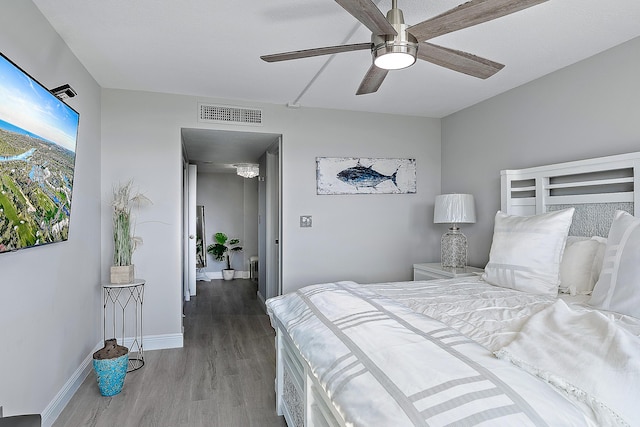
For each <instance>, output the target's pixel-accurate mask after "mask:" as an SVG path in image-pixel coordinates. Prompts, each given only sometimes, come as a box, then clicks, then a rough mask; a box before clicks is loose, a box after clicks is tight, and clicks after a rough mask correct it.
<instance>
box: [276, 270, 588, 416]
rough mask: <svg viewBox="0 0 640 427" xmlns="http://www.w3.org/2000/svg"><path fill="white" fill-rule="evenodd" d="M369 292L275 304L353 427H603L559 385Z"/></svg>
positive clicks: (279, 321)
mask: <svg viewBox="0 0 640 427" xmlns="http://www.w3.org/2000/svg"><path fill="white" fill-rule="evenodd" d="M367 286H368V285H363V286H360V285H357V284H355V283H352V282H340V283H334V284H324V285H314V286H309V287H306V288H303V289H300V290H299V291H297V292H295V293H292V294H288V295H284V296H281V297H277V298H272V299H269V300H268V301H267V308H268V312H269V314H270V316H271V319H272V324H273V325H274V327H275V328H278V329H279V330H280V332H279V333H282V332H283V331H286V333H288V334H289V336H290V337H291V339H292V341H293V342H294V344H295V345H296V347H297V348H298V349H299V350H300V353H301V354H302V356H303V358H304V359H305V360H306V361H307V362H308V364H309V366H310V367H311V374H312V375H314V376H315V377H316V378H317V379H318V380H319V383H320V384H321V386H322V387H323V388H324V390H325V392H326V393H327V395H328V396H329V397H330V398H331V400H332V401H333V403H334V405H335V407H336V408H337V409H338V411H339V412H340V413H341V415H342V416H343V418H344V420H345V421H346V424H347V425H353V426H366V427H375V426H394V427H395V426H421V425H425V426H426V425H430V426H440V425H459V426H463V425H464V426H467V425H501V426H512V425H518V426H527V425H551V426H585V425H594V423H593V420H592V419H590V418H589V416H588V415H585V413H584V412H582V411H581V410H580V409H579V408H578V407H577V406H576V405H575V404H573V403H572V402H571V401H570V400H569V399H567V398H566V397H564V396H563V395H562V394H560V393H559V392H558V391H557V390H556V389H554V388H553V387H550V386H549V385H548V384H546V383H544V382H543V381H541V380H539V379H537V378H535V377H534V376H531V375H530V374H528V373H527V372H525V371H523V370H521V369H519V368H517V367H515V366H513V365H511V364H509V363H506V362H504V361H501V360H498V359H496V358H495V357H494V356H493V355H492V354H491V352H490V351H488V350H487V349H486V348H484V347H482V346H480V345H479V344H477V343H475V342H474V341H472V340H470V339H468V338H467V337H466V336H464V335H463V334H461V333H460V332H458V331H456V330H454V329H452V328H450V327H448V326H446V325H445V324H443V323H441V322H440V321H437V320H435V319H432V318H430V317H428V316H424V315H422V314H419V313H416V312H414V311H412V310H411V309H409V308H408V307H406V306H404V305H403V304H401V303H399V302H397V301H393V300H391V299H389V298H387V297H385V296H382V295H380V294H379V293H375V292H373V289H369V288H367Z"/></svg>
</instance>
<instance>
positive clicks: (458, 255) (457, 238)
mask: <svg viewBox="0 0 640 427" xmlns="http://www.w3.org/2000/svg"><path fill="white" fill-rule="evenodd" d="M440 244H441V246H440V247H441V262H442V266H443V267H451V268H465V267H466V266H467V236H465V235H464V234H462V232H461V231H460V229H459V228H457V227H452V228H450V229H449V231H447V232H446V233H444V234H443V235H442V240H441V241H440Z"/></svg>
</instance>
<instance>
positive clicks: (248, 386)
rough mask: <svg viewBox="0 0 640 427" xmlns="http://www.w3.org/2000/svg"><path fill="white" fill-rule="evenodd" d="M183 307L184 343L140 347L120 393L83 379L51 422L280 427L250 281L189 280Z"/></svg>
mask: <svg viewBox="0 0 640 427" xmlns="http://www.w3.org/2000/svg"><path fill="white" fill-rule="evenodd" d="M197 286H198V288H197V296H195V297H193V298H192V299H191V301H189V302H187V303H186V305H185V316H186V317H185V322H184V330H185V335H184V348H181V349H169V350H154V351H145V353H144V356H145V365H144V367H143V368H142V369H140V370H138V371H134V372H130V373H128V374H127V377H126V379H125V384H124V388H123V390H122V392H121V393H120V394H118V395H116V396H113V397H103V396H101V395H100V392H99V391H98V386H97V384H96V379H95V374H94V373H93V372H92V373H90V374H89V376H88V377H87V378H86V379H85V381H84V382H83V384H82V385H81V387H80V389H79V390H78V391H77V392H76V394H75V395H74V397H73V398H72V399H71V401H70V402H69V404H68V405H67V407H66V408H65V409H64V411H63V412H62V414H61V415H60V417H58V420H57V421H56V423H55V424H54V427H78V426H82V427H85V426H96V427H114V426H118V427H144V426H158V427H165V426H166V427H182V426H184V427H186V426H189V427H192V426H193V427H199V426H202V427H204V426H208V427H210V426H221V427H222V426H224V427H234V426H239V427H245V426H256V427H258V426H259V427H270V426H274V427H275V426H286V423H285V421H284V418H283V417H278V416H277V415H276V413H275V394H274V379H275V348H274V336H275V334H274V331H273V329H272V328H271V325H270V323H269V318H268V316H267V315H266V314H264V311H263V310H262V308H261V307H260V303H259V302H258V299H257V296H256V290H257V286H256V282H253V281H251V280H243V279H235V280H233V281H230V282H224V281H223V280H212V281H211V282H204V281H199V282H197Z"/></svg>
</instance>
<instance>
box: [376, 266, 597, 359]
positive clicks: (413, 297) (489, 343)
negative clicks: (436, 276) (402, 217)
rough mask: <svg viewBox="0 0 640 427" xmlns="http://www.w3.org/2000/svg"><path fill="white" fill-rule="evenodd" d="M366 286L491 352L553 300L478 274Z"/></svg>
mask: <svg viewBox="0 0 640 427" xmlns="http://www.w3.org/2000/svg"><path fill="white" fill-rule="evenodd" d="M367 287H369V288H370V289H371V290H373V291H375V292H376V293H379V294H381V295H385V296H388V297H390V298H393V299H394V300H396V301H400V302H401V303H403V304H405V305H407V306H408V307H409V308H411V309H412V310H414V311H416V312H418V313H422V314H425V315H427V316H430V317H433V318H434V319H438V320H440V321H441V322H443V323H445V324H447V325H448V326H451V327H452V328H454V329H456V330H458V331H460V332H462V333H463V334H465V335H466V336H468V337H469V338H471V339H473V340H474V341H476V342H478V343H480V344H481V345H483V346H484V347H486V348H487V349H489V350H491V351H496V350H498V349H500V348H502V347H504V346H505V345H506V344H508V343H510V342H511V341H512V340H513V339H514V338H515V333H516V332H517V331H519V330H520V329H521V328H522V325H523V324H524V322H526V320H527V319H528V318H529V317H530V316H531V315H533V314H535V313H537V312H539V311H541V310H543V309H544V308H546V307H548V306H549V305H551V304H553V302H554V301H555V300H556V298H555V297H551V296H546V295H534V294H529V293H526V292H521V291H516V290H513V289H508V288H502V287H498V286H493V285H490V284H488V283H486V282H484V281H482V279H481V278H480V277H479V276H472V277H463V278H459V279H450V280H430V281H419V282H403V283H401V284H399V283H377V284H371V285H367ZM567 297H568V295H567ZM580 298H581V299H584V298H585V297H578V299H580ZM574 300H576V298H575V297H574Z"/></svg>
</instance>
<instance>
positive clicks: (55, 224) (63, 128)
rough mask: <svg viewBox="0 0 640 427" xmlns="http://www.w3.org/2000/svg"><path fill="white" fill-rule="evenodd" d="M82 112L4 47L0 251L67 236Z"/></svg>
mask: <svg viewBox="0 0 640 427" xmlns="http://www.w3.org/2000/svg"><path fill="white" fill-rule="evenodd" d="M79 118H80V117H79V115H78V113H77V112H76V111H75V110H74V109H72V108H71V107H69V106H68V105H67V104H65V103H64V102H62V101H61V100H60V99H58V98H57V97H56V96H55V95H53V94H52V93H51V92H49V91H48V90H47V89H46V88H45V87H44V86H42V85H41V84H40V83H38V82H37V81H36V80H35V79H33V78H32V77H31V76H29V75H28V74H27V73H26V72H25V71H23V70H22V69H21V68H20V67H18V66H17V65H16V64H14V63H13V62H12V61H10V60H9V59H8V58H7V57H6V56H4V54H1V53H0V252H7V251H15V250H18V249H23V248H29V247H33V246H38V245H45V244H48V243H55V242H61V241H64V240H67V238H68V236H69V218H70V215H71V193H72V187H73V171H74V168H75V159H76V141H77V135H78V122H79Z"/></svg>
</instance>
